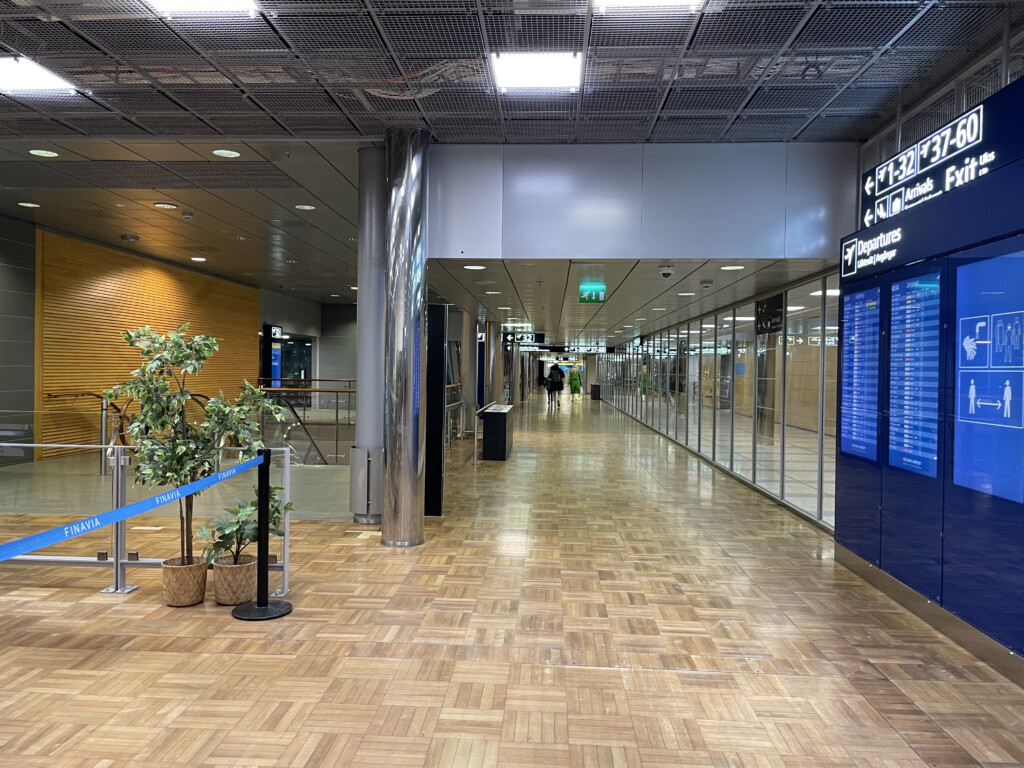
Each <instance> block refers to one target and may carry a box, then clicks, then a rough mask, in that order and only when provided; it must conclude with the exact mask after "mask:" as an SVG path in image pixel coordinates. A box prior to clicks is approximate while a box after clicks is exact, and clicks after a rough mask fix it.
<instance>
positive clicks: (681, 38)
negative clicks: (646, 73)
mask: <svg viewBox="0 0 1024 768" xmlns="http://www.w3.org/2000/svg"><path fill="white" fill-rule="evenodd" d="M697 18H698V17H697V14H693V13H656V12H650V11H646V10H645V11H644V12H642V13H635V14H623V13H598V14H595V15H594V21H593V26H592V27H591V31H590V44H591V45H592V46H595V47H597V48H617V49H622V50H624V51H628V50H645V49H646V50H650V49H652V48H653V49H659V50H660V51H662V52H663V54H664V55H667V56H670V55H672V54H673V53H674V54H675V55H676V56H678V55H679V52H680V49H681V47H682V45H683V44H684V43H685V42H686V39H687V37H688V36H689V34H690V31H691V30H692V29H693V26H694V24H696V23H697Z"/></svg>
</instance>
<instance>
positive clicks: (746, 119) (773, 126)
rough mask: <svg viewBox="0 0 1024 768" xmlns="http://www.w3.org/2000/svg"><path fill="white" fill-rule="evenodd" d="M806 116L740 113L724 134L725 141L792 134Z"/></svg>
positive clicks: (750, 139) (753, 139) (759, 138)
mask: <svg viewBox="0 0 1024 768" xmlns="http://www.w3.org/2000/svg"><path fill="white" fill-rule="evenodd" d="M805 119H806V116H805V115H803V114H800V115H798V116H796V117H781V116H777V115H748V114H746V113H744V114H742V115H740V117H739V119H738V120H737V121H736V122H735V123H733V125H732V127H731V128H730V129H729V132H728V133H727V134H726V140H727V141H771V139H770V138H768V137H771V136H784V135H786V132H787V131H788V132H789V135H790V136H792V135H793V134H794V133H796V131H798V130H799V129H800V126H801V125H803V124H804V120H805Z"/></svg>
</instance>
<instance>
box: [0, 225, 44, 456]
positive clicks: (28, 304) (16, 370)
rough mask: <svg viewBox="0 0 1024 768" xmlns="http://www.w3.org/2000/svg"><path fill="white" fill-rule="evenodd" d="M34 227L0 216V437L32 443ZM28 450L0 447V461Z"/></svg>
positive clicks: (6, 439)
mask: <svg viewBox="0 0 1024 768" xmlns="http://www.w3.org/2000/svg"><path fill="white" fill-rule="evenodd" d="M35 243H36V233H35V227H33V226H32V225H31V224H25V223H23V222H20V221H13V220H10V219H0V425H3V426H2V427H0V429H2V431H3V432H4V433H5V434H4V435H3V437H0V442H19V441H20V442H26V443H30V442H32V438H33V424H32V409H33V408H34V407H35V391H34V387H35V298H36V251H35ZM31 458H32V452H31V451H26V450H24V449H20V448H14V449H3V448H0V465H2V464H9V463H12V462H16V461H25V460H31Z"/></svg>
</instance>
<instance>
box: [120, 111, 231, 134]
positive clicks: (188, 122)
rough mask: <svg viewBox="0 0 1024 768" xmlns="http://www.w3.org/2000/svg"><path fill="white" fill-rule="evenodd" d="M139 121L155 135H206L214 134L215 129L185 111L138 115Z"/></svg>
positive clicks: (215, 132)
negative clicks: (170, 113)
mask: <svg viewBox="0 0 1024 768" xmlns="http://www.w3.org/2000/svg"><path fill="white" fill-rule="evenodd" d="M136 119H137V120H138V122H139V123H141V124H142V125H144V126H145V127H146V128H147V129H148V130H149V131H150V132H151V133H153V134H154V135H156V136H207V135H216V134H217V131H216V130H215V129H213V128H211V127H210V126H209V125H207V124H206V123H205V122H203V121H202V120H200V119H199V118H198V117H192V116H191V115H188V114H186V113H182V114H181V116H175V115H145V114H143V115H138V116H137V118H136Z"/></svg>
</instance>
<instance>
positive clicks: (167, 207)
mask: <svg viewBox="0 0 1024 768" xmlns="http://www.w3.org/2000/svg"><path fill="white" fill-rule="evenodd" d="M153 207H154V208H162V209H163V210H165V211H173V210H175V209H176V208H177V207H178V206H176V205H175V204H174V203H153Z"/></svg>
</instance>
